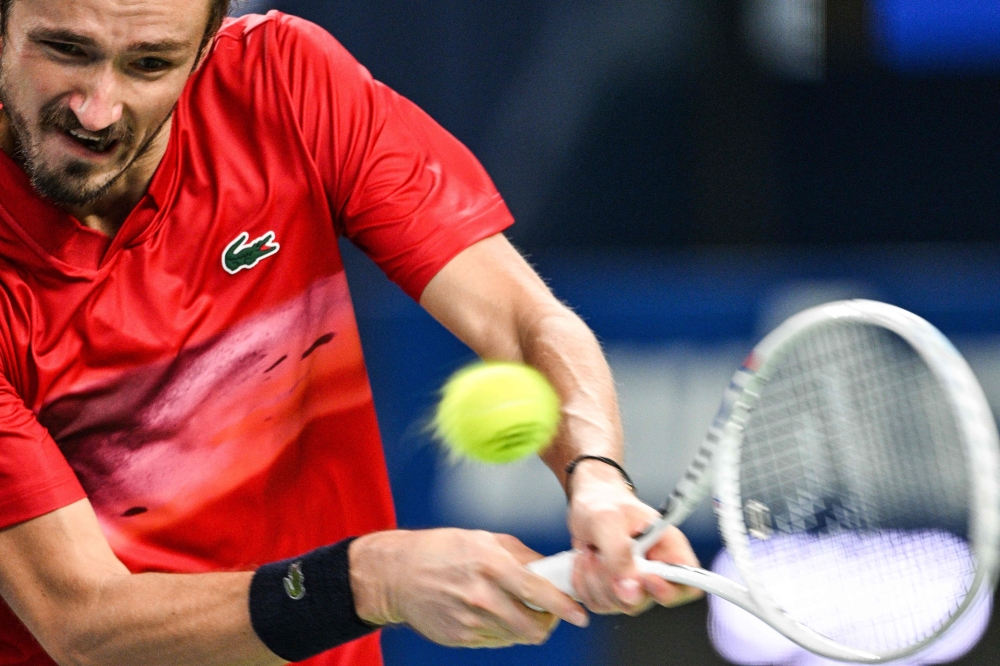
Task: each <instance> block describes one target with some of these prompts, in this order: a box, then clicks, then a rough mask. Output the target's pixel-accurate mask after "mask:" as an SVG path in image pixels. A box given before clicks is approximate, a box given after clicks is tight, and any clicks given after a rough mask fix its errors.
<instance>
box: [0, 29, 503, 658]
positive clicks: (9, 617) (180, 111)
mask: <svg viewBox="0 0 1000 666" xmlns="http://www.w3.org/2000/svg"><path fill="white" fill-rule="evenodd" d="M511 221H512V220H511V217H510V213H509V212H508V210H507V208H506V206H505V205H504V203H503V201H502V200H501V198H500V196H499V195H498V194H497V192H496V190H495V188H494V186H493V184H492V183H491V181H490V179H489V177H488V176H487V175H486V173H485V172H484V170H483V169H482V167H481V166H480V165H479V164H478V163H477V162H476V160H475V159H474V158H473V157H472V155H471V154H470V153H469V152H468V151H467V150H466V149H465V148H464V147H463V146H462V145H461V144H460V143H459V142H458V141H457V140H455V139H454V138H453V137H451V136H450V135H449V134H448V133H447V132H445V131H444V130H443V129H441V128H440V127H439V126H438V125H437V124H435V123H434V122H433V121H432V120H431V119H430V118H429V117H428V116H426V115H425V114H424V113H423V112H421V111H420V110H419V109H417V108H416V107H415V106H414V105H413V104H411V103H410V102H408V101H407V100H405V99H403V98H401V97H400V96H398V95H396V94H395V93H393V92H392V91H391V90H389V89H388V88H386V87H385V86H383V85H381V84H379V83H377V82H375V81H373V80H372V78H371V76H370V75H369V74H368V72H367V71H366V70H365V69H364V68H363V67H361V66H360V65H359V64H358V63H357V62H356V61H355V60H354V59H353V58H352V57H351V56H350V55H349V54H348V53H347V52H346V51H345V50H344V49H343V48H342V47H341V46H340V45H339V44H338V43H337V42H336V41H335V40H334V39H333V38H332V37H330V35H328V34H327V33H326V32H324V31H323V30H321V29H320V28H318V27H316V26H314V25H312V24H309V23H307V22H305V21H302V20H299V19H295V18H291V17H288V16H284V15H282V14H279V13H276V12H272V13H270V14H268V15H267V16H266V17H264V16H253V17H246V18H243V19H239V20H234V21H229V22H227V23H226V24H225V26H224V27H223V28H222V30H221V32H220V34H219V36H218V38H217V39H216V40H215V43H214V46H213V50H212V52H211V54H210V56H209V58H208V59H207V61H206V62H205V64H204V65H203V66H202V67H201V68H200V69H199V70H198V71H197V72H196V73H195V74H194V75H193V76H192V77H191V79H190V81H189V82H188V84H187V87H186V88H185V90H184V92H183V94H182V95H181V98H180V101H179V102H178V104H177V107H176V110H175V113H174V118H173V126H172V130H171V135H170V140H169V145H168V147H167V151H166V155H165V157H164V158H163V161H162V163H161V164H160V166H159V168H158V170H157V172H156V174H155V176H154V178H153V180H152V183H151V184H150V187H149V192H148V194H147V195H146V196H145V197H144V198H143V199H142V200H141V201H140V202H139V204H138V205H137V206H136V208H135V210H134V211H132V213H131V215H130V216H129V217H128V219H127V220H126V221H125V223H124V225H123V226H122V228H121V231H120V232H119V233H118V234H117V235H116V236H115V237H114V238H109V237H107V236H105V235H103V234H100V233H98V232H96V231H92V230H90V229H87V228H85V227H83V226H82V225H81V224H80V223H79V222H78V221H77V220H75V219H74V218H72V217H70V216H68V215H66V214H65V213H63V212H61V211H60V210H58V209H57V208H55V207H53V206H52V205H50V204H49V203H47V202H46V201H44V200H42V199H41V198H39V197H38V196H37V195H36V194H35V192H34V191H33V190H32V188H31V186H30V184H29V182H28V179H27V177H26V176H25V174H24V172H23V171H22V170H21V169H20V168H19V167H18V166H17V165H15V163H14V162H12V161H11V160H10V159H9V158H8V157H7V155H5V154H3V153H2V152H0V310H2V313H0V314H2V316H0V366H2V368H0V370H2V373H0V528H3V527H7V526H11V525H14V524H16V523H19V522H22V521H25V520H29V519H31V518H34V517H37V516H40V515H42V514H45V513H47V512H50V511H53V510H55V509H58V508H60V507H63V506H66V505H67V504H70V503H72V502H74V501H77V500H79V499H81V498H83V497H85V496H86V497H88V498H89V499H90V501H91V502H92V503H93V505H94V508H95V510H96V511H97V515H98V517H99V519H100V523H101V527H102V528H103V530H104V533H105V534H106V535H107V538H108V540H109V542H110V543H111V546H112V548H113V549H114V551H115V553H116V554H117V555H118V557H119V558H120V559H121V560H122V561H123V562H124V563H125V564H126V565H127V566H128V567H129V569H131V570H132V571H133V572H144V571H162V572H206V571H218V570H250V569H253V568H255V567H256V566H257V565H260V564H263V563H265V562H269V561H274V560H278V559H282V558H286V557H291V556H294V555H296V554H299V553H303V552H305V551H308V550H310V549H312V548H315V547H317V546H320V545H324V544H328V543H332V542H335V541H338V540H340V539H342V538H344V537H346V536H349V535H357V534H363V533H366V532H371V531H374V530H379V529H386V528H391V527H392V526H393V524H394V517H393V508H392V499H391V496H390V492H389V485H388V481H387V476H386V471H385V463H384V460H383V456H382V449H381V445H380V440H379V434H378V428H377V424H376V421H375V411H374V407H373V404H372V396H371V391H370V388H369V384H368V377H367V374H366V371H365V365H364V360H363V358H362V353H361V344H360V341H359V338H358V331H357V325H356V323H355V320H354V313H353V309H352V306H351V301H350V297H349V294H348V291H347V283H346V280H345V277H344V271H343V265H342V263H341V259H340V255H339V251H338V246H337V238H338V236H346V237H347V238H350V239H351V240H352V241H353V242H354V243H356V244H357V245H358V246H360V247H361V248H362V249H363V250H364V251H365V252H367V254H368V255H370V256H371V257H372V258H373V259H374V260H375V261H376V262H377V263H378V264H379V265H380V266H381V267H382V268H383V270H385V271H386V273H387V274H388V275H389V276H390V277H391V278H392V279H393V280H394V281H395V282H397V283H398V284H399V285H400V286H401V287H402V288H403V289H404V290H405V291H406V292H407V293H408V294H410V295H411V296H412V297H414V298H419V296H420V293H421V292H422V290H423V288H424V287H425V286H426V284H427V283H428V282H429V281H430V279H431V278H432V277H433V276H434V275H435V274H436V273H437V271H439V270H440V269H441V268H442V267H443V266H444V265H445V264H446V263H447V262H448V261H449V260H450V259H451V258H453V257H454V256H455V255H456V254H458V253H459V252H460V251H461V250H463V249H464V248H466V247H468V246H469V245H471V244H473V243H475V242H476V241H479V240H481V239H483V238H486V237H488V236H490V235H493V234H495V233H497V232H499V231H501V230H503V229H504V228H506V227H507V226H508V225H509V224H510V223H511ZM310 663H312V664H315V665H317V666H318V665H321V664H322V665H324V666H332V665H344V666H346V665H348V664H349V665H350V666H372V665H375V664H379V663H381V657H380V654H379V647H378V636H377V635H373V636H369V637H366V638H364V639H361V640H359V641H355V642H354V643H351V644H349V645H346V646H344V647H342V648H340V649H337V650H333V651H331V652H328V653H326V654H324V655H321V656H319V657H316V658H315V659H313V660H310ZM0 664H4V665H8V664H18V665H27V664H31V665H36V664H45V665H51V664H52V662H51V660H50V659H49V658H48V657H47V656H46V655H45V654H44V652H43V651H42V649H41V648H40V647H39V646H38V644H37V643H36V642H35V641H34V639H33V638H32V637H31V636H30V634H29V633H28V632H27V630H26V629H25V628H24V627H23V625H21V624H20V622H18V621H17V619H16V618H15V617H14V615H13V614H12V613H11V612H10V610H9V609H8V608H7V606H6V605H3V604H2V602H0Z"/></svg>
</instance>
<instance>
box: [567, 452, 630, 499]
mask: <svg viewBox="0 0 1000 666" xmlns="http://www.w3.org/2000/svg"><path fill="white" fill-rule="evenodd" d="M594 487H600V488H601V490H602V491H606V490H608V489H609V488H611V489H616V490H623V491H625V492H627V493H628V494H630V495H634V494H635V485H634V484H633V483H632V479H631V478H630V477H629V475H628V473H627V472H626V471H625V469H624V466H622V465H621V463H619V462H618V461H616V460H614V459H612V458H610V457H604V456H589V455H581V456H577V457H576V458H574V459H573V460H572V461H570V463H569V464H568V465H567V466H566V496H567V497H568V498H569V499H570V501H572V499H573V498H574V497H575V496H576V495H577V494H579V493H580V492H581V491H584V490H589V489H590V488H594Z"/></svg>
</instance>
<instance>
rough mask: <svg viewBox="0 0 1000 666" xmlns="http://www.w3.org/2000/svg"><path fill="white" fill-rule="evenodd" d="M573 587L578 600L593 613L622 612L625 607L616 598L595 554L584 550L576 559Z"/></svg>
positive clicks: (624, 610)
mask: <svg viewBox="0 0 1000 666" xmlns="http://www.w3.org/2000/svg"><path fill="white" fill-rule="evenodd" d="M573 587H574V589H576V591H577V596H578V597H579V598H580V600H581V601H582V602H583V603H584V604H585V605H586V606H587V608H589V609H590V610H591V611H593V612H595V613H601V614H605V615H606V614H609V613H624V612H626V609H627V607H626V606H625V605H624V604H623V603H622V602H621V600H619V599H618V596H617V595H616V594H615V592H614V590H613V589H612V587H611V583H610V581H609V580H608V578H607V576H605V575H603V569H602V566H601V563H600V561H599V560H598V558H597V555H596V554H595V553H594V552H593V551H590V550H587V551H584V552H583V553H581V554H580V555H579V556H578V557H577V559H576V566H575V567H574V568H573Z"/></svg>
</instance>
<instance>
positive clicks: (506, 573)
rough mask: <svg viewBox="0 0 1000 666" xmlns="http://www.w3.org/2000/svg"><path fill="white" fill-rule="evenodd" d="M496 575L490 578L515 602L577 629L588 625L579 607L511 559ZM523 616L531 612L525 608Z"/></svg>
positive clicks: (586, 618)
mask: <svg viewBox="0 0 1000 666" xmlns="http://www.w3.org/2000/svg"><path fill="white" fill-rule="evenodd" d="M496 574H497V575H496V576H494V578H495V580H496V581H497V583H498V584H499V585H500V587H501V588H502V589H503V590H504V591H506V592H508V593H509V594H511V595H512V596H514V597H516V598H517V599H520V600H522V601H524V602H526V603H528V604H531V605H532V606H534V607H536V608H541V609H542V611H544V612H546V613H550V614H551V615H554V616H555V617H557V618H559V619H562V620H566V621H567V622H569V623H570V624H573V625H576V626H578V627H586V626H587V625H588V624H589V623H590V620H589V618H588V617H587V611H585V610H584V609H583V606H581V605H580V604H578V603H576V602H575V601H573V600H572V599H571V598H570V597H569V596H567V595H565V594H563V593H562V592H560V591H559V590H558V589H557V588H556V587H555V586H554V585H553V584H552V583H550V582H549V581H547V580H546V579H544V578H542V577H541V576H539V575H538V574H535V573H532V572H531V571H528V570H527V569H526V568H524V567H523V566H521V565H520V564H519V563H516V561H514V560H513V558H512V561H511V563H510V566H503V567H502V568H501V569H500V570H499V571H497V572H496ZM522 605H523V604H522ZM524 612H534V611H531V609H528V608H525V609H524Z"/></svg>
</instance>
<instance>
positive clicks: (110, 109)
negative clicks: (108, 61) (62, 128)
mask: <svg viewBox="0 0 1000 666" xmlns="http://www.w3.org/2000/svg"><path fill="white" fill-rule="evenodd" d="M115 79H116V77H115V73H114V71H113V70H112V69H111V68H110V67H107V68H102V70H101V71H100V72H99V73H98V74H97V75H96V76H95V78H94V79H92V80H91V81H89V82H88V83H89V85H88V86H87V87H86V88H84V89H83V90H78V91H76V92H74V93H72V94H71V95H70V97H69V108H70V110H71V111H73V113H74V114H76V118H77V120H79V121H80V124H81V125H82V126H83V129H85V130H87V131H88V132H99V131H101V130H103V129H105V128H106V127H109V126H110V125H114V124H115V123H116V122H118V121H119V120H120V119H121V117H122V106H123V105H122V103H121V101H119V99H118V91H117V88H118V85H117V81H116V80H115Z"/></svg>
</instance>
